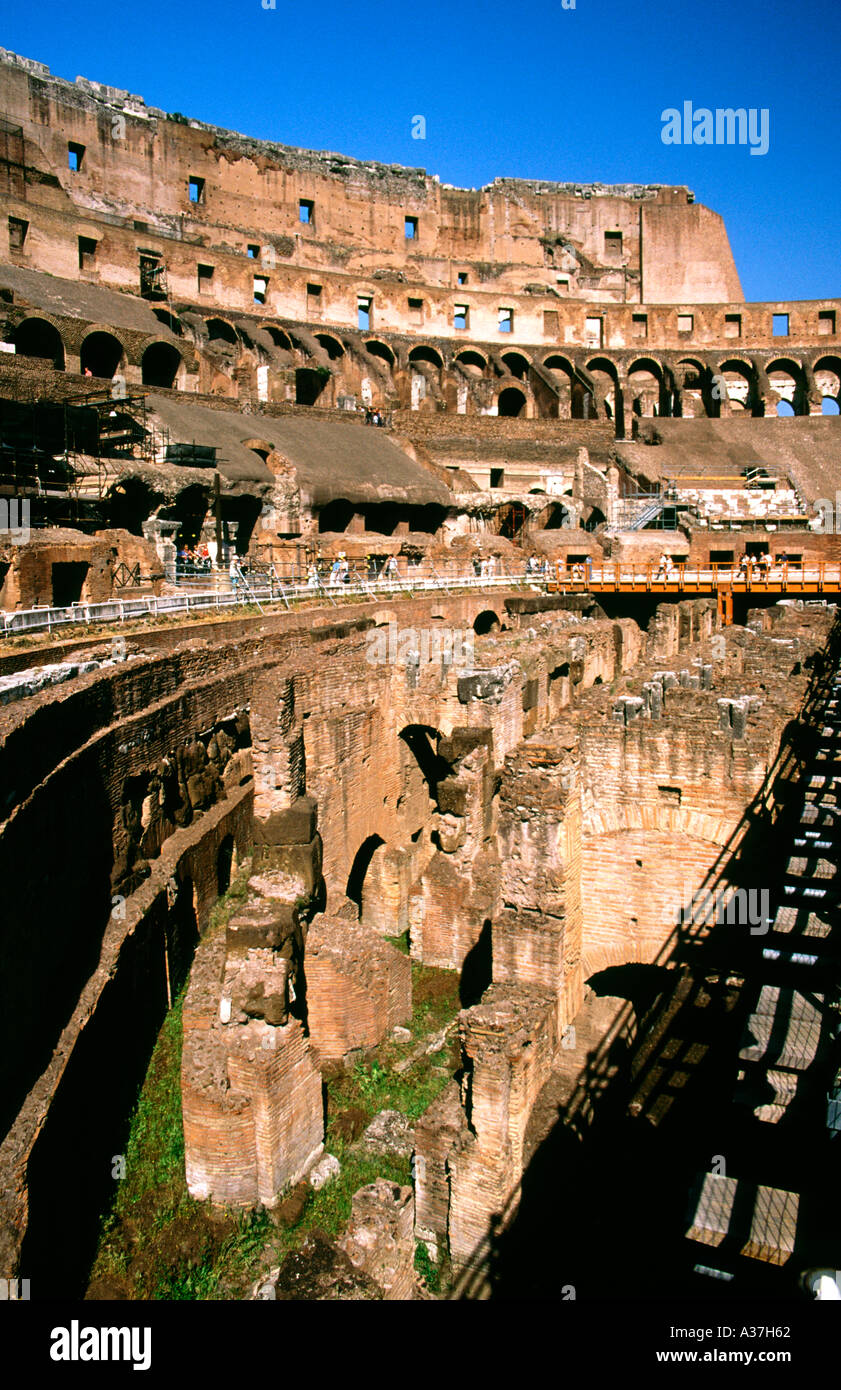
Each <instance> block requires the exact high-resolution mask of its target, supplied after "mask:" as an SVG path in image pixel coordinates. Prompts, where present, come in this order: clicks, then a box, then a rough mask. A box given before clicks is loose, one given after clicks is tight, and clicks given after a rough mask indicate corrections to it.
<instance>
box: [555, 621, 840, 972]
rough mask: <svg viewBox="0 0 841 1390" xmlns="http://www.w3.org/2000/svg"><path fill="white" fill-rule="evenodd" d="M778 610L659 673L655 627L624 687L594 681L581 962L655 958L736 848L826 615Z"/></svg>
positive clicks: (583, 722) (585, 777) (580, 721)
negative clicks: (763, 628) (612, 688)
mask: <svg viewBox="0 0 841 1390" xmlns="http://www.w3.org/2000/svg"><path fill="white" fill-rule="evenodd" d="M662 613H663V609H662V608H661V609H660V610H659V613H658V616H659V615H660V614H662ZM774 613H775V619H774V627H773V630H772V632H768V633H759V632H756V633H754V632H751V631H749V630H747V629H734V630H732V631H731V632H730V633H729V634H728V636H727V638H726V639H725V638H724V637H716V638H715V639H713V640H712V641H711V640H707V641H701V642H699V643H697V645H695V646H694V647H693V646H689V647H687V646H685V645H682V647H681V650H680V652H679V653H675V654H676V655H678V658H679V659H678V660H677V661H675V662H674V667H675V669H674V670H673V671H672V672H670V673H669V672H666V673H664V674H661V673H662V672H663V667H662V666H660V665H659V663H660V662H661V661H662V662H664V664H665V665H666V666H668V665H669V664H670V662H669V658H668V656H667V655H666V654H665V653H664V652H663V650H662V647H663V645H664V644H663V642H662V632H661V633H660V634H659V637H660V651H659V652H656V653H655V663H652V664H650V665H649V666H648V670H645V669H643V670H641V671H635V672H634V677H633V679H632V681H631V682H629V683H626V688H627V691H628V693H627V694H625V693H623V694H619V693H618V692H615V693H614V694H611V693H610V692H604V691H591V692H588V694H587V695H586V696H585V697H584V698H583V700H582V702H581V704H580V706H579V707H578V708H577V709H576V710H575V712H574V714H573V715H572V716H571V718H570V720H569V727H570V729H572V728H573V727H574V728H575V729H576V731H577V734H578V737H579V740H580V748H581V757H582V786H583V822H582V850H581V853H582V883H583V885H584V895H583V897H584V961H585V973H592V972H593V971H596V970H599V969H603V968H604V967H606V966H608V965H613V964H618V963H622V962H625V961H629V960H640V961H651V960H653V959H654V958H655V957H656V956H657V954H658V952H659V951H660V950H661V948H662V947H663V946H664V943H665V942H666V941H668V939H669V937H670V936H671V934H672V932H673V930H674V928H675V925H676V922H677V920H678V918H679V912H680V909H681V907H682V906H683V905H685V904H689V903H691V899H692V896H693V894H694V892H695V890H696V889H698V888H699V887H700V885H701V884H702V883H704V881H705V879H706V878H707V875H708V874H710V873H711V872H712V871H715V870H717V869H718V868H719V867H720V866H721V864H722V863H723V862H725V860H727V859H729V857H730V856H731V855H733V854H734V853H735V852H736V850H737V849H738V844H739V840H740V838H741V836H742V835H743V834H744V832H745V830H746V828H747V821H746V819H745V813H746V810H747V808H748V807H749V806H750V805H751V804H752V803H753V802H754V800H755V798H756V797H757V796H758V795H759V793H760V792H762V791H763V788H764V787H765V783H766V779H767V777H768V775H769V770H770V768H771V767H772V765H773V763H774V760H775V758H776V756H777V752H778V749H779V747H780V743H781V739H782V737H783V733H784V730H785V728H786V726H787V724H788V722H789V720H790V719H791V718H792V717H793V715H794V713H795V711H796V709H797V707H798V703H799V701H800V699H801V698H802V695H803V692H804V690H805V687H806V683H807V679H808V672H807V670H806V668H805V667H804V664H803V662H804V658H805V657H806V656H807V655H808V653H809V652H810V651H811V650H813V649H814V647H815V646H816V645H819V643H820V641H821V638H822V635H823V634H824V632H825V631H826V628H827V625H828V621H829V616H828V613H827V612H826V611H821V610H819V609H817V610H815V609H813V610H811V612H810V611H809V610H803V611H802V612H795V613H791V612H788V613H786V611H785V610H781V609H776V610H774ZM656 640H657V639H656V636H653V638H652V645H653V646H654V645H655V644H656ZM655 665H656V666H657V667H658V668H659V669H655ZM734 710H735V711H736V712H737V713H736V714H734Z"/></svg>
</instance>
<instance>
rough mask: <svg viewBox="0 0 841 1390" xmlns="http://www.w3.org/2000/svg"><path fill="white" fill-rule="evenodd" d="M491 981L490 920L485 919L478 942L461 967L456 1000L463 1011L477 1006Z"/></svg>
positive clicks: (491, 935)
mask: <svg viewBox="0 0 841 1390" xmlns="http://www.w3.org/2000/svg"><path fill="white" fill-rule="evenodd" d="M492 981H493V931H492V928H491V921H490V918H489V917H487V918H485V921H484V922H483V923H482V931H481V933H480V935H479V940H478V941H477V942H476V944H475V945H474V946H471V948H470V950H469V951H468V952H467V955H466V956H465V957H464V963H463V965H462V967H461V977H460V979H459V982H458V998H459V1003H460V1004H461V1007H462V1008H463V1009H469V1008H471V1007H472V1006H473V1005H474V1004H478V1003H479V1000H480V999H481V998H482V995H483V994H484V993H485V990H486V989H487V988H488V986H489V985H490V984H491V983H492Z"/></svg>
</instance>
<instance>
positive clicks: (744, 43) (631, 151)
mask: <svg viewBox="0 0 841 1390" xmlns="http://www.w3.org/2000/svg"><path fill="white" fill-rule="evenodd" d="M265 3H266V4H268V3H270V0H265ZM568 3H569V0H568ZM0 45H2V46H3V47H6V48H10V49H12V50H14V51H15V52H17V53H22V54H24V55H25V56H26V57H28V58H36V59H38V60H39V61H41V62H44V63H47V64H48V65H49V67H50V68H51V69H52V71H53V72H54V73H56V74H58V75H59V76H62V77H67V78H70V79H72V78H74V77H76V76H77V75H78V74H81V75H83V76H85V77H89V78H93V79H95V80H97V81H101V82H107V83H110V84H111V85H112V86H116V87H125V88H128V89H129V90H130V91H133V92H139V93H140V94H141V95H142V96H144V97H145V99H146V101H147V102H148V103H149V104H150V105H155V106H161V107H164V108H165V109H166V110H170V111H176V110H177V111H181V112H183V113H184V114H185V115H187V116H193V117H196V118H198V119H200V120H206V121H210V122H212V123H214V124H217V125H221V126H227V127H230V128H232V129H235V130H240V131H243V132H245V133H246V134H250V135H256V136H261V137H264V138H266V139H273V140H278V141H281V142H283V143H285V144H291V145H302V146H306V147H309V148H312V149H329V150H338V151H340V152H342V153H344V154H349V155H354V156H356V157H358V158H361V159H378V160H381V161H383V162H385V163H398V164H410V165H420V166H422V167H424V168H425V169H427V170H428V171H429V172H430V173H433V174H438V175H439V176H440V178H441V180H442V182H444V183H453V184H457V185H461V186H466V187H476V188H478V187H479V186H480V185H482V184H484V183H489V182H490V181H491V180H492V179H493V178H495V177H497V176H500V175H509V176H515V177H521V178H543V179H559V180H573V181H576V182H595V181H600V182H604V183H625V182H634V183H676V184H687V185H688V186H689V187H690V188H692V189H693V190H694V192H695V197H696V200H697V201H698V202H702V203H705V204H707V206H709V207H712V208H714V209H715V210H716V211H717V212H720V213H721V214H722V215H723V217H724V218H725V222H726V225H727V229H728V232H729V235H730V242H731V245H732V248H733V253H734V256H735V258H736V264H737V267H738V269H739V273H740V276H741V279H742V286H743V289H744V292H745V297H746V298H747V299H754V300H768V299H818V298H824V297H829V296H839V295H841V256H839V250H841V248H840V247H839V228H841V180H839V161H838V132H839V129H841V78H839V71H841V69H839V59H841V6H838V5H837V3H835V4H833V3H832V0H830V3H827V0H739V3H738V4H733V3H725V0H707V2H706V3H703V4H695V3H690V0H642V3H641V4H638V5H631V4H629V3H627V0H622V3H620V0H575V8H574V9H564V8H563V5H562V0H544V2H543V3H536V0H521V3H520V4H518V5H512V4H505V5H503V4H500V3H497V0H484V3H480V0H461V3H460V4H459V5H454V4H451V3H450V4H448V3H444V0H425V3H423V4H418V3H409V4H406V3H405V0H396V2H395V3H391V4H384V3H381V0H366V3H354V0H349V2H348V3H338V0H321V3H320V4H317V5H303V4H300V3H297V4H294V5H292V4H290V3H289V0H276V3H275V8H274V9H265V8H263V0H233V3H231V0H228V2H227V3H222V0H203V2H202V3H201V4H199V3H197V2H196V0H177V3H176V4H175V5H170V6H165V7H164V8H163V9H160V10H155V9H151V10H150V9H149V8H148V6H145V5H144V6H142V7H141V6H140V5H137V4H133V3H131V0H128V3H127V4H125V5H123V6H113V7H112V6H107V7H102V8H100V7H99V6H95V7H94V8H93V9H91V10H90V12H89V13H88V15H87V16H86V17H85V18H84V20H83V19H81V18H80V14H79V11H78V10H77V9H76V8H74V7H72V6H70V5H68V4H66V3H64V2H62V3H58V2H57V0H41V3H40V4H39V5H37V6H36V5H31V6H29V7H21V8H20V9H19V10H18V11H17V13H14V14H12V13H9V12H8V11H7V14H6V16H5V20H4V24H3V26H2V30H0ZM685 101H691V102H692V103H693V105H694V107H695V108H698V107H702V106H705V107H709V108H715V107H716V106H719V107H740V106H741V107H745V108H748V109H749V108H751V107H755V108H757V110H761V109H762V108H767V110H768V112H769V131H770V144H769V149H768V153H767V154H765V155H760V156H756V155H751V154H750V152H749V148H748V147H747V146H739V145H735V146H719V145H700V146H695V145H692V146H683V145H678V146H673V145H664V144H663V143H662V141H661V138H660V137H661V130H662V122H661V113H662V111H663V110H664V109H665V108H667V107H678V108H682V106H683V103H684V102H685ZM415 115H423V116H424V117H425V118H426V139H425V140H415V139H412V136H411V130H412V124H411V123H412V117H413V116H415Z"/></svg>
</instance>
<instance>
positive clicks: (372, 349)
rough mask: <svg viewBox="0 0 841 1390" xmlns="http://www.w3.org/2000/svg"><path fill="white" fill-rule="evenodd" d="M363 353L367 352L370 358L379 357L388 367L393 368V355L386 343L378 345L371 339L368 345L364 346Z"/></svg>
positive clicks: (378, 343)
mask: <svg viewBox="0 0 841 1390" xmlns="http://www.w3.org/2000/svg"><path fill="white" fill-rule="evenodd" d="M365 351H366V352H369V353H370V354H371V356H372V357H381V358H382V360H383V361H384V362H387V363H388V365H389V366H390V367H393V366H394V353H393V352H392V350H391V348H390V347H388V345H387V344H386V343H380V342H377V340H376V339H373V340H372V341H371V342H370V343H366V344H365Z"/></svg>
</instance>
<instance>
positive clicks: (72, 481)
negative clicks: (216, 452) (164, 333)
mask: <svg viewBox="0 0 841 1390" xmlns="http://www.w3.org/2000/svg"><path fill="white" fill-rule="evenodd" d="M169 445H170V438H169V431H168V430H161V429H158V428H156V427H154V426H152V424H151V423H150V421H149V419H148V417H147V409H146V392H144V391H132V392H127V393H126V395H124V396H113V395H112V394H111V393H110V392H100V393H94V394H91V395H79V396H69V397H68V398H67V399H66V400H64V401H60V402H59V401H56V402H53V401H36V402H22V401H9V400H6V401H3V402H2V410H0V495H3V496H15V497H22V498H30V499H31V500H32V501H33V502H35V503H37V504H38V505H37V508H36V515H35V516H34V517H33V525H35V526H38V525H41V526H43V525H47V524H51V525H56V524H66V525H71V526H72V525H79V524H80V523H81V522H83V521H94V520H96V516H97V509H98V508H99V507H100V506H101V504H102V503H103V502H104V501H105V499H106V498H107V496H108V493H109V491H110V489H111V488H112V487H114V485H115V484H116V483H118V482H119V480H120V478H121V477H122V476H123V475H124V473H125V464H126V463H127V462H130V461H134V462H136V463H137V464H139V465H141V466H142V465H143V464H146V465H153V464H154V463H155V462H156V461H157V460H158V459H160V458H162V457H163V456H164V455H165V453H166V450H167V448H168V447H169Z"/></svg>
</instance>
